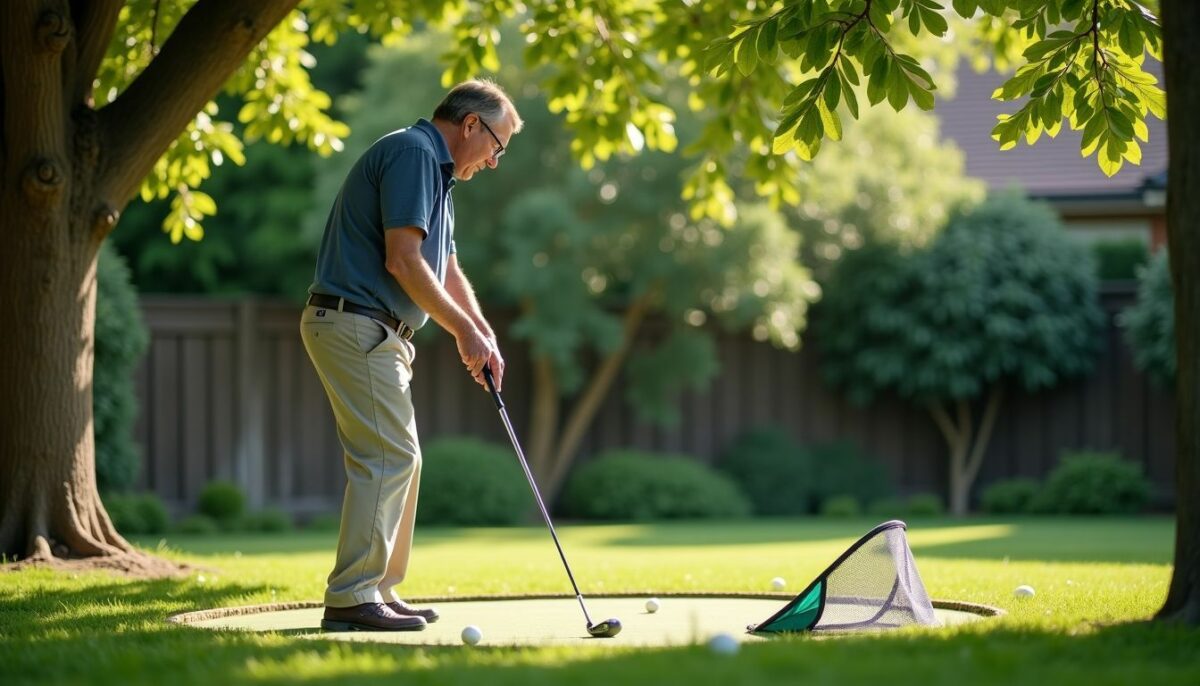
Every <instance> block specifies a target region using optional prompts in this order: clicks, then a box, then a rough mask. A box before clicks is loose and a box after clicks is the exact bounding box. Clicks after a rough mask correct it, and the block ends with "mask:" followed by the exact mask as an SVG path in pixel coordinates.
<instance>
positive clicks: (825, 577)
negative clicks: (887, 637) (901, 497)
mask: <svg viewBox="0 0 1200 686" xmlns="http://www.w3.org/2000/svg"><path fill="white" fill-rule="evenodd" d="M907 528H908V527H907V526H906V525H905V523H904V522H901V521H899V520H892V521H889V522H884V523H883V524H880V525H879V526H876V527H875V528H874V529H871V531H869V532H868V533H867V534H866V535H865V536H863V537H862V538H860V539H858V541H857V542H855V543H854V545H852V546H850V548H849V549H848V550H847V551H846V552H844V553H842V555H841V557H839V558H838V559H837V560H836V561H834V563H833V564H831V565H829V567H828V568H827V569H826V570H825V571H824V572H822V573H821V575H820V576H818V577H817V578H816V580H815V581H813V582H812V583H811V584H809V585H808V587H807V588H805V589H804V591H803V592H801V593H800V595H798V596H796V598H795V599H793V600H792V601H791V602H789V603H788V604H787V605H785V606H784V607H783V609H781V610H780V611H779V612H776V613H775V614H773V615H771V617H769V618H768V619H767V620H766V621H763V622H760V623H759V624H751V625H750V626H748V627H746V629H747V631H750V632H752V633H786V632H804V631H812V632H819V631H833V632H849V631H867V630H879V629H892V628H896V627H902V626H914V625H925V626H940V625H941V623H940V622H939V621H938V619H937V616H936V615H935V614H934V611H933V604H932V603H930V601H929V595H928V594H927V593H926V592H925V585H924V584H923V583H921V575H920V574H918V573H917V565H916V562H915V561H914V560H913V555H912V551H911V550H910V549H909V547H908V539H907V537H906V536H905V531H906V530H907Z"/></svg>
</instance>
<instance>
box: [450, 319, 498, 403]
mask: <svg viewBox="0 0 1200 686" xmlns="http://www.w3.org/2000/svg"><path fill="white" fill-rule="evenodd" d="M455 340H456V341H457V343H458V356H459V357H460V358H462V362H463V365H464V366H466V368H467V373H469V374H470V375H471V376H472V377H474V379H475V380H476V381H478V382H479V383H483V365H485V364H487V362H488V361H489V360H491V359H492V344H491V341H489V340H488V339H487V336H484V335H483V333H482V332H480V330H479V329H477V328H475V327H474V326H471V327H467V328H466V329H465V330H464V331H463V332H462V333H461V334H459V335H458V336H457V337H456V339H455ZM485 388H486V386H485Z"/></svg>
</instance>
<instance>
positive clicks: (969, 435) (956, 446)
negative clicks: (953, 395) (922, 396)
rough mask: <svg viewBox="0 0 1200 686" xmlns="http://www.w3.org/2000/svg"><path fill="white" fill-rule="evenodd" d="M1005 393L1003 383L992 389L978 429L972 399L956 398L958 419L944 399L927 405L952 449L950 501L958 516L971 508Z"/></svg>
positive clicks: (965, 513)
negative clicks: (943, 402) (976, 482)
mask: <svg viewBox="0 0 1200 686" xmlns="http://www.w3.org/2000/svg"><path fill="white" fill-rule="evenodd" d="M1002 397H1003V389H1002V387H1001V386H999V385H996V386H993V387H992V389H991V390H990V391H988V399H987V405H986V406H985V407H984V410H983V419H982V421H981V422H980V425H979V430H978V431H976V430H975V425H974V421H973V420H972V418H971V403H970V401H969V400H965V399H960V400H957V401H955V409H956V412H957V414H958V421H957V422H955V420H954V419H952V418H951V417H950V413H949V412H948V411H947V410H946V406H945V405H943V404H942V403H941V402H930V403H928V404H927V405H926V407H927V409H928V410H929V414H930V415H932V416H933V421H934V423H936V424H937V427H938V430H939V431H941V432H942V438H944V439H945V440H946V448H947V450H948V451H949V457H950V462H949V471H948V477H949V484H948V486H949V492H950V503H949V505H950V514H952V515H954V516H955V517H965V516H966V515H967V514H968V513H969V512H970V510H971V487H972V486H974V485H975V477H977V476H978V475H979V467H980V466H981V465H982V464H983V455H984V453H985V452H986V451H987V444H988V442H989V441H990V440H991V439H992V429H993V428H994V427H995V426H996V416H997V415H998V414H999V413H1000V399H1001V398H1002Z"/></svg>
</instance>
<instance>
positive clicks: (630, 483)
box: [560, 450, 750, 521]
mask: <svg viewBox="0 0 1200 686" xmlns="http://www.w3.org/2000/svg"><path fill="white" fill-rule="evenodd" d="M560 509H561V511H562V513H563V514H565V515H567V516H569V517H578V518H581V519H605V520H626V521H649V520H657V519H693V518H694V519H700V518H710V517H742V516H745V515H747V514H749V513H750V503H749V501H748V500H747V499H746V496H744V495H743V494H742V492H741V491H740V490H738V487H737V484H735V483H734V482H733V480H732V479H730V478H729V477H727V476H725V475H723V474H721V473H719V472H717V471H716V470H714V469H712V468H710V467H707V466H706V465H704V464H702V463H700V462H697V461H696V460H694V459H691V458H689V457H685V456H680V455H658V454H653V453H645V452H638V451H633V450H614V451H610V452H607V453H604V454H601V455H599V456H597V457H596V458H595V459H593V460H591V461H589V462H586V463H584V464H582V465H580V466H579V468H578V469H576V470H575V471H574V473H573V474H572V475H571V477H570V479H569V480H568V481H567V484H566V487H565V489H564V491H563V496H562V499H561V500H560Z"/></svg>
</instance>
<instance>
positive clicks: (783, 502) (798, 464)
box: [715, 427, 814, 515]
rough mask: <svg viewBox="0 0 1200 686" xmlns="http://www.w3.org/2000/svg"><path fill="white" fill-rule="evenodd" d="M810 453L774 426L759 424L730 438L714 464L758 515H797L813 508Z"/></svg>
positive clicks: (806, 512)
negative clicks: (761, 425) (747, 498)
mask: <svg viewBox="0 0 1200 686" xmlns="http://www.w3.org/2000/svg"><path fill="white" fill-rule="evenodd" d="M808 456H809V454H808V453H806V452H804V451H802V450H801V448H800V446H799V445H798V444H797V443H796V442H795V441H793V440H792V439H791V437H790V436H788V434H787V433H786V432H785V431H784V430H783V429H780V428H777V427H759V428H755V429H751V430H749V431H745V432H743V433H741V434H739V435H738V436H737V437H735V438H734V439H733V441H732V442H731V443H730V444H729V446H728V447H726V449H725V450H724V451H723V452H722V453H721V454H720V455H719V456H718V457H717V461H716V465H715V466H716V467H717V469H719V470H720V471H721V472H723V473H724V474H726V475H728V476H729V477H730V478H732V479H733V480H734V481H736V482H737V484H738V486H740V487H741V489H742V492H743V493H744V494H746V496H748V497H749V498H750V502H751V505H752V507H753V509H754V513H755V514H758V515H798V514H808V513H810V512H812V511H813V509H814V503H813V484H812V477H813V475H812V471H813V469H812V463H811V461H810V460H808V459H807V458H808Z"/></svg>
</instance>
